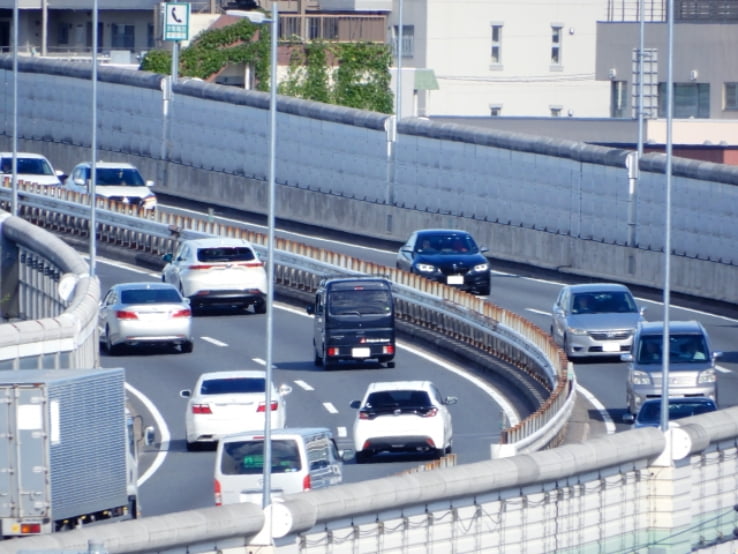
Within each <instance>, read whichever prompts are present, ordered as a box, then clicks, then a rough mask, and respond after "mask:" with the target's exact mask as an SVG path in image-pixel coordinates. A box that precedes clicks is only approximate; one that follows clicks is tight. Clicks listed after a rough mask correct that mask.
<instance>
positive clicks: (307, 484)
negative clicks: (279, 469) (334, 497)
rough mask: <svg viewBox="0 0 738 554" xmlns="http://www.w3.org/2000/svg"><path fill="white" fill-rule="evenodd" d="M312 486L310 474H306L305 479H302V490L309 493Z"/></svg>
mask: <svg viewBox="0 0 738 554" xmlns="http://www.w3.org/2000/svg"><path fill="white" fill-rule="evenodd" d="M312 486H313V484H312V482H311V481H310V474H309V473H308V474H306V475H305V477H303V478H302V490H304V491H309V490H310V489H311V488H312Z"/></svg>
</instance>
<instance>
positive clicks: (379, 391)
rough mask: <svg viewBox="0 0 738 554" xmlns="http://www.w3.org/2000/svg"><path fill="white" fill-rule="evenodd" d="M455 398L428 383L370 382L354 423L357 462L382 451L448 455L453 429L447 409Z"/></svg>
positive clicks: (356, 402) (354, 404) (355, 404)
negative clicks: (442, 394) (443, 394)
mask: <svg viewBox="0 0 738 554" xmlns="http://www.w3.org/2000/svg"><path fill="white" fill-rule="evenodd" d="M456 402H457V399H456V397H454V396H446V397H444V396H441V392H440V391H439V390H438V388H437V387H436V386H435V385H434V384H433V383H431V382H430V381H385V382H380V383H371V384H370V385H369V387H368V388H367V390H366V393H365V394H364V398H363V399H362V400H354V401H353V402H351V407H352V408H354V409H355V410H358V412H357V414H356V419H355V420H354V428H353V435H354V447H355V448H356V462H357V463H362V462H364V461H366V460H367V459H368V458H369V457H370V456H372V455H374V454H379V453H381V452H417V453H425V454H430V455H432V456H434V457H438V456H442V455H444V454H448V453H449V452H451V443H452V442H453V436H454V433H453V427H452V425H451V413H450V412H449V410H448V408H447V406H448V405H451V404H456Z"/></svg>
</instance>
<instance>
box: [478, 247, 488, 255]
mask: <svg viewBox="0 0 738 554" xmlns="http://www.w3.org/2000/svg"><path fill="white" fill-rule="evenodd" d="M479 251H480V252H481V253H482V254H484V253H485V252H489V248H487V247H486V246H482V247H481V248H480V249H479Z"/></svg>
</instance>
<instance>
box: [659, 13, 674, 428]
mask: <svg viewBox="0 0 738 554" xmlns="http://www.w3.org/2000/svg"><path fill="white" fill-rule="evenodd" d="M668 18H669V23H668V33H667V37H668V38H667V42H668V45H667V48H668V52H669V54H668V57H669V60H668V63H667V76H666V202H665V206H664V209H665V210H666V217H665V222H664V226H665V228H666V232H665V239H664V340H663V344H662V345H661V351H662V352H663V355H662V360H663V369H662V375H663V379H662V382H661V430H662V431H664V432H666V430H667V429H668V428H669V304H670V303H671V285H670V281H671V157H672V119H673V117H674V100H673V98H674V73H673V66H674V0H669V14H668Z"/></svg>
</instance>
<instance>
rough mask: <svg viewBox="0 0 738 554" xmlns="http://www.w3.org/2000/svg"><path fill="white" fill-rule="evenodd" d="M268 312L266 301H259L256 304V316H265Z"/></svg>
mask: <svg viewBox="0 0 738 554" xmlns="http://www.w3.org/2000/svg"><path fill="white" fill-rule="evenodd" d="M266 311H267V305H266V301H265V300H257V301H256V302H255V303H254V313H255V314H265V313H266Z"/></svg>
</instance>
